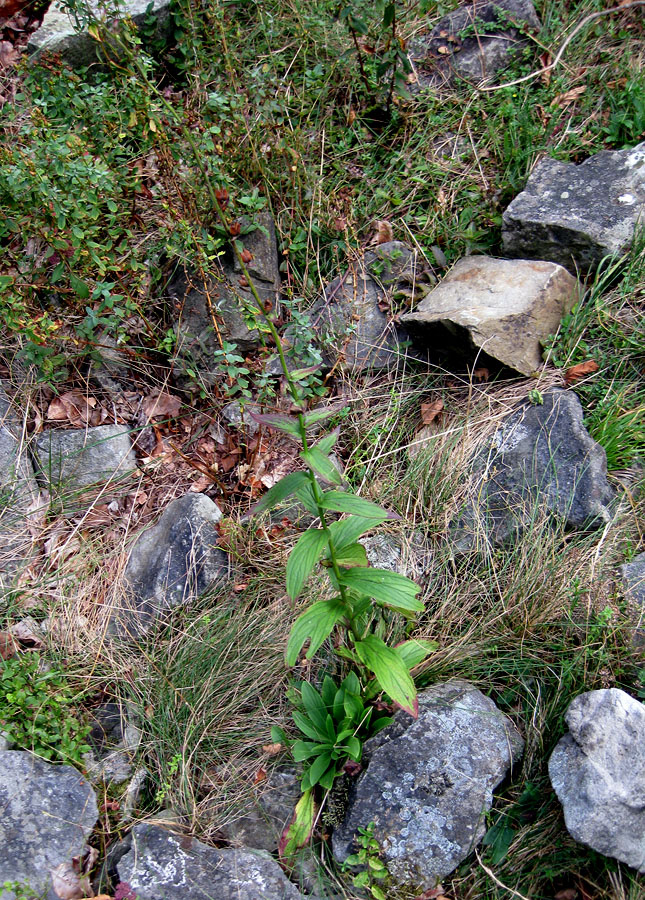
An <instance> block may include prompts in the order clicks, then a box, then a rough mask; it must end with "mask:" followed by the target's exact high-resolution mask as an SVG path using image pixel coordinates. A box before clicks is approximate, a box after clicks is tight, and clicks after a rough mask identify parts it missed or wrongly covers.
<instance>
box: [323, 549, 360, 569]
mask: <svg viewBox="0 0 645 900" xmlns="http://www.w3.org/2000/svg"><path fill="white" fill-rule="evenodd" d="M336 562H337V564H338V565H339V566H340V567H341V568H342V569H351V568H353V567H354V566H367V564H368V563H367V553H366V552H365V547H363V545H362V544H350V545H349V546H348V547H343V549H342V550H339V551H338V553H337V554H336ZM330 564H331V557H330V556H329V554H327V559H326V560H325V565H330Z"/></svg>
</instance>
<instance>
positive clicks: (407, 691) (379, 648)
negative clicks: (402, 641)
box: [355, 634, 419, 719]
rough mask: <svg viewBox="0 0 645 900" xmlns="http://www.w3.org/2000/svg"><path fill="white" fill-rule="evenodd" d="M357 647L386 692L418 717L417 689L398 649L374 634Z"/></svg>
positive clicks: (357, 650) (357, 644)
mask: <svg viewBox="0 0 645 900" xmlns="http://www.w3.org/2000/svg"><path fill="white" fill-rule="evenodd" d="M355 647H356V652H357V654H358V656H359V658H360V660H361V662H362V663H363V664H364V665H365V666H366V667H367V668H368V669H369V670H370V672H373V673H374V674H375V675H376V677H377V679H378V681H379V684H380V685H381V687H382V688H383V690H384V691H385V693H386V694H388V695H389V696H390V697H391V698H392V700H394V702H395V703H398V704H399V706H400V707H401V708H402V709H404V710H405V711H406V712H408V713H410V715H411V716H414V718H415V719H416V717H417V716H418V714H419V702H418V700H417V691H416V688H415V686H414V682H413V681H412V678H411V677H410V673H409V671H408V667H407V666H406V664H405V663H404V662H403V660H402V659H401V657H400V656H399V654H398V653H397V652H396V650H394V649H393V648H392V647H388V646H387V644H385V643H384V642H383V641H382V640H381V639H380V638H378V637H376V635H374V634H368V635H367V636H366V637H365V638H364V639H363V640H362V641H357V642H356V644H355Z"/></svg>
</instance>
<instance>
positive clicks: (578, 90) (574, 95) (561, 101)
mask: <svg viewBox="0 0 645 900" xmlns="http://www.w3.org/2000/svg"><path fill="white" fill-rule="evenodd" d="M586 90H587V86H586V85H585V84H580V85H578V87H574V88H571V90H570V91H565V92H564V94H558V96H557V97H554V98H553V100H552V101H551V106H569V104H570V103H573V102H574V100H577V99H578V97H580V96H581V95H582V94H584V92H585V91H586Z"/></svg>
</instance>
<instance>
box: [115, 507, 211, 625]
mask: <svg viewBox="0 0 645 900" xmlns="http://www.w3.org/2000/svg"><path fill="white" fill-rule="evenodd" d="M221 517H222V513H221V512H220V509H219V507H218V506H217V504H216V503H214V502H213V501H212V500H211V499H210V497H207V496H206V494H184V495H183V497H178V498H177V499H176V500H173V501H172V502H171V503H169V504H168V506H167V507H166V508H165V509H164V511H163V513H162V515H161V518H160V519H159V521H158V522H157V524H156V525H153V526H152V528H148V529H147V530H146V531H144V532H143V533H142V534H141V535H140V536H139V538H138V539H137V541H136V543H135V544H134V546H133V548H132V550H131V552H130V557H129V559H128V562H127V565H126V568H125V573H124V578H125V583H126V585H127V588H128V591H129V596H128V597H127V598H126V601H125V603H124V606H123V608H121V609H119V610H118V611H114V612H113V614H112V623H113V626H114V628H115V629H116V631H117V633H120V634H122V635H124V636H126V635H128V634H130V635H136V634H141V633H144V632H145V631H146V630H147V629H148V628H149V626H150V625H151V624H152V622H153V621H154V619H156V618H159V617H160V616H162V615H163V614H164V613H165V612H168V611H169V610H171V609H174V608H175V607H177V606H180V605H181V604H184V603H187V602H189V601H190V600H192V599H194V598H195V597H197V596H199V595H200V594H202V593H203V592H204V591H205V590H207V589H208V588H209V587H211V585H213V584H214V583H215V582H216V581H217V580H219V579H221V578H225V577H226V576H227V575H228V571H229V559H228V556H227V554H226V553H225V552H224V551H223V550H221V549H220V548H219V547H218V542H219V533H218V531H217V528H216V526H217V523H218V522H219V520H220V519H221Z"/></svg>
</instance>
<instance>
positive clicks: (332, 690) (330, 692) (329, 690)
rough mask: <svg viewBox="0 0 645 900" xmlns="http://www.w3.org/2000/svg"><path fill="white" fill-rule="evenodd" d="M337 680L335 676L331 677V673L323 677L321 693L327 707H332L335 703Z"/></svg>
mask: <svg viewBox="0 0 645 900" xmlns="http://www.w3.org/2000/svg"><path fill="white" fill-rule="evenodd" d="M337 690H338V689H337V687H336V682H335V681H334V679H333V678H330V676H329V675H325V677H324V678H323V683H322V688H321V690H320V694H321V696H322V698H323V703H324V704H325V706H326V707H327V709H331V708H332V706H333V705H334V697H335V696H336V691H337Z"/></svg>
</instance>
